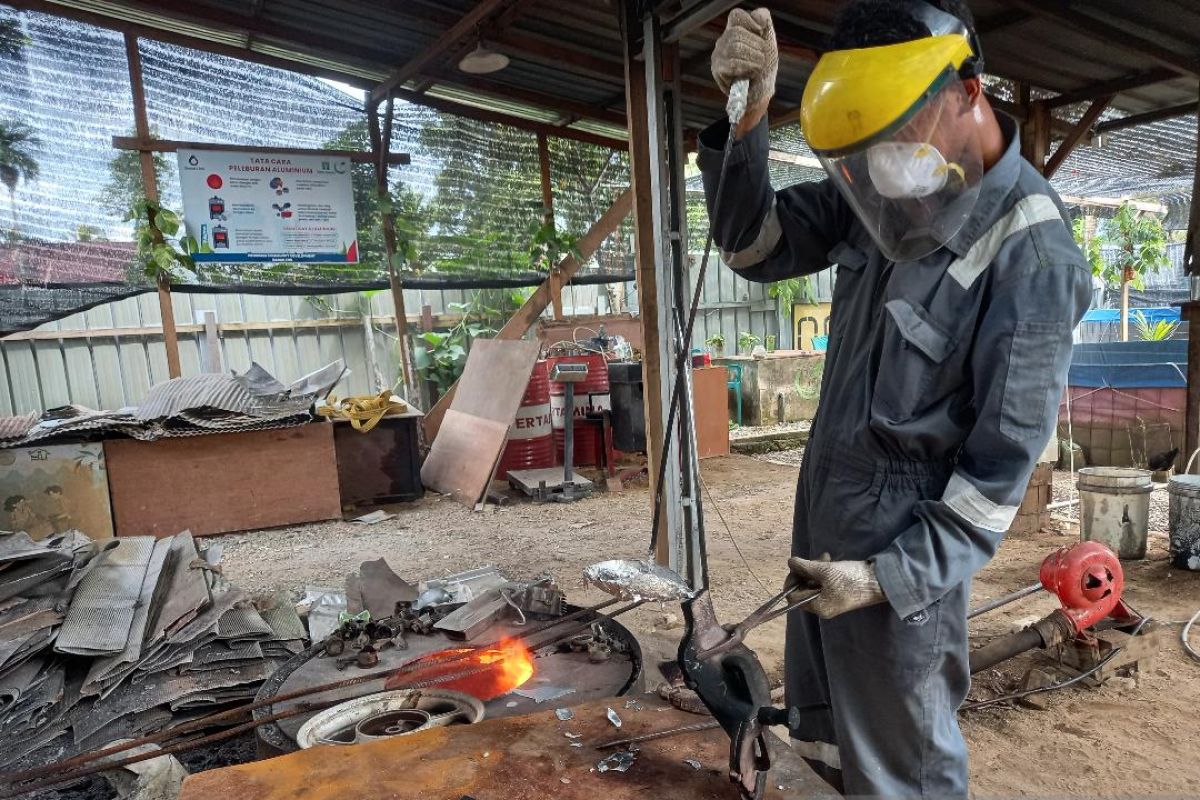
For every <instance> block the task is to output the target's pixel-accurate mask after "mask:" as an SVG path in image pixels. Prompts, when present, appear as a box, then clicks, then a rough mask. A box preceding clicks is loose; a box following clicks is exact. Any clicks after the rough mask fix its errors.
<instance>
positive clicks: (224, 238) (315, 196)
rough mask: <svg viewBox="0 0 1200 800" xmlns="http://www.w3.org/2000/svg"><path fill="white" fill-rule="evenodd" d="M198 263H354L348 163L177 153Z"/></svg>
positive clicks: (354, 233)
mask: <svg viewBox="0 0 1200 800" xmlns="http://www.w3.org/2000/svg"><path fill="white" fill-rule="evenodd" d="M178 155H179V181H180V185H181V188H182V191H183V219H184V224H185V225H186V227H187V232H188V233H189V234H191V235H192V236H194V237H195V238H196V242H197V243H198V244H199V248H200V251H199V252H198V253H196V254H195V256H194V257H195V260H196V261H219V262H233V263H237V262H248V261H256V262H264V261H265V262H270V261H295V262H310V263H311V262H318V263H351V264H353V263H357V262H358V227H357V225H356V223H355V219H354V193H353V190H352V187H351V184H350V160H349V159H347V158H332V157H327V156H308V155H303V156H301V155H288V154H285V153H280V154H272V153H245V152H233V151H224V150H183V149H181V150H179V153H178Z"/></svg>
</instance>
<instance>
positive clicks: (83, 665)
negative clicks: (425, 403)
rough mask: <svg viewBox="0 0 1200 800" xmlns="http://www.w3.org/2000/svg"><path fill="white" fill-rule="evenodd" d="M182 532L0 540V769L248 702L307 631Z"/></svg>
mask: <svg viewBox="0 0 1200 800" xmlns="http://www.w3.org/2000/svg"><path fill="white" fill-rule="evenodd" d="M221 549H222V548H221V547H220V546H219V545H218V546H213V547H209V548H207V549H205V550H199V549H197V546H196V542H195V540H194V539H193V538H192V535H191V534H190V533H188V532H186V531H185V532H183V533H180V534H177V535H176V536H172V537H166V538H163V539H154V538H153V537H149V536H135V537H126V538H121V539H115V540H109V541H105V542H93V541H92V540H91V539H89V538H88V537H86V536H84V535H83V534H81V533H79V532H77V531H70V532H68V533H66V534H63V535H59V536H56V537H53V538H49V539H45V540H42V541H38V542H35V541H33V540H32V539H31V538H30V537H29V536H27V535H26V534H24V533H15V534H9V535H5V536H3V537H0V764H10V763H12V762H14V761H17V760H18V759H22V758H23V757H25V756H27V755H30V754H31V753H34V751H37V752H36V754H34V755H33V756H31V760H36V761H38V762H43V763H52V762H54V761H57V760H59V759H61V758H63V757H65V756H67V755H69V754H71V753H75V752H81V751H87V750H90V749H94V748H96V747H98V746H102V745H104V744H106V743H108V742H111V741H113V740H114V739H120V738H127V737H136V736H141V735H143V734H146V733H149V732H154V731H160V730H165V729H170V728H174V727H176V726H179V725H182V724H184V723H186V722H188V721H189V720H192V719H195V718H197V717H200V716H203V715H206V714H209V713H211V712H213V711H214V710H218V709H223V708H227V707H229V706H232V705H238V704H244V703H245V702H246V701H248V700H250V699H251V698H253V697H254V695H255V693H256V691H257V690H258V687H259V685H260V684H261V683H262V681H263V680H264V679H265V678H267V677H268V676H269V675H270V674H271V673H272V672H274V671H275V669H276V668H277V667H278V666H279V665H280V664H282V663H284V662H286V661H287V660H288V659H290V658H291V657H292V656H293V655H295V654H296V653H299V652H301V651H302V650H303V649H304V647H305V641H304V640H305V638H306V632H305V628H304V625H303V623H302V622H301V621H300V618H299V616H297V614H296V610H295V608H294V607H293V606H292V605H291V603H290V602H288V601H287V600H286V598H274V599H265V600H264V599H253V598H251V597H250V596H249V595H247V594H246V593H245V592H243V591H242V590H241V589H238V588H236V587H234V586H232V585H230V583H229V582H228V581H227V580H226V579H225V578H224V577H223V576H222V574H221V566H220V561H221Z"/></svg>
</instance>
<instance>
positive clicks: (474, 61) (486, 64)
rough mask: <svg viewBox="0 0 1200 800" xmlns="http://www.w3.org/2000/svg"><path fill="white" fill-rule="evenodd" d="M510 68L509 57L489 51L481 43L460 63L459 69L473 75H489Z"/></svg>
mask: <svg viewBox="0 0 1200 800" xmlns="http://www.w3.org/2000/svg"><path fill="white" fill-rule="evenodd" d="M507 66H508V56H506V55H504V53H497V52H496V51H495V50H489V49H488V48H486V47H484V46H483V42H480V43H479V44H477V45H476V46H475V49H474V50H472V51H471V52H469V53H467V54H466V55H465V56H463V57H462V59H461V60H460V61H459V62H458V68H459V69H461V70H462V71H463V72H469V73H471V74H472V75H487V74H488V73H491V72H499V71H500V70H502V69H504V68H505V67H507Z"/></svg>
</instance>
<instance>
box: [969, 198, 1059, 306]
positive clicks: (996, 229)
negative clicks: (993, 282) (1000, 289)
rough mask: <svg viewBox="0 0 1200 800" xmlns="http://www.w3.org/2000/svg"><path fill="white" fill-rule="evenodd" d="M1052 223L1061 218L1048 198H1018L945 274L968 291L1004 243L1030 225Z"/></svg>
mask: <svg viewBox="0 0 1200 800" xmlns="http://www.w3.org/2000/svg"><path fill="white" fill-rule="evenodd" d="M1052 220H1058V221H1059V222H1062V214H1061V213H1060V212H1059V210H1058V206H1057V205H1055V203H1054V200H1052V199H1051V198H1050V196H1049V195H1045V194H1031V195H1029V196H1028V197H1022V198H1021V199H1020V200H1018V201H1017V204H1016V205H1015V206H1013V208H1012V210H1011V211H1009V212H1008V213H1007V214H1005V215H1004V216H1003V217H1001V218H1000V219H999V220H997V221H996V223H995V224H994V225H992V227H991V228H989V229H988V231H987V233H985V234H983V236H980V237H979V239H978V240H976V242H975V244H973V245H971V249H970V250H968V251H967V254H966V255H965V256H963V257H962V258H960V259H957V260H956V261H954V263H952V264H951V265H950V267H949V269H948V270H947V271H948V272H949V273H950V277H952V278H954V280H955V281H957V282H958V285H959V286H961V287H962V288H964V289H970V288H971V284H973V283H975V281H976V279H978V278H979V276H980V275H982V274H983V271H984V270H985V269H987V268H988V266H989V265H990V264H991V263H992V262H993V261H995V260H996V254H997V253H999V252H1000V247H1001V246H1002V245H1003V244H1004V240H1005V239H1007V238H1008V237H1010V236H1012V235H1013V234H1016V233H1020V232H1021V231H1023V230H1025V229H1026V228H1029V227H1031V226H1033V225H1037V224H1038V223H1041V222H1050V221H1052Z"/></svg>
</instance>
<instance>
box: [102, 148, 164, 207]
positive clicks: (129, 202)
mask: <svg viewBox="0 0 1200 800" xmlns="http://www.w3.org/2000/svg"><path fill="white" fill-rule="evenodd" d="M131 135H132V134H131ZM155 135H156V134H155V132H154V131H153V130H152V131H151V132H150V136H151V138H153V137H154V136H155ZM152 160H153V163H154V182H155V183H156V184H157V185H158V186H159V187H163V186H166V185H167V183H168V182H169V181H171V180H173V179H174V176H175V169H174V167H173V165H172V164H171V160H170V159H169V158H167V156H166V155H165V154H163V153H154V154H153V159H152ZM145 196H146V184H145V183H144V182H143V181H142V154H141V153H139V152H138V151H137V150H118V151H117V154H116V155H115V156H113V158H112V160H111V161H109V162H108V183H107V184H105V186H104V190H103V191H102V192H101V194H100V202H101V203H102V204H103V205H104V206H105V207H106V208H107V209H108V210H109V212H110V213H115V214H125V213H126V212H128V211H129V209H131V208H133V207H134V206H135V205H137V204H138V202H139V201H141V200H142V199H143V198H145Z"/></svg>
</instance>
